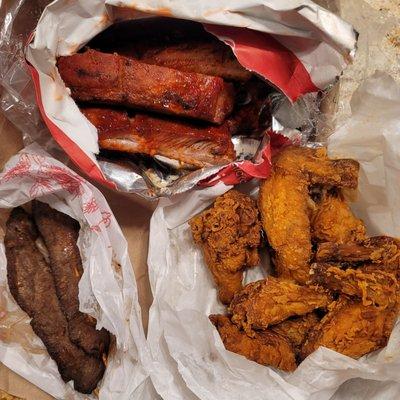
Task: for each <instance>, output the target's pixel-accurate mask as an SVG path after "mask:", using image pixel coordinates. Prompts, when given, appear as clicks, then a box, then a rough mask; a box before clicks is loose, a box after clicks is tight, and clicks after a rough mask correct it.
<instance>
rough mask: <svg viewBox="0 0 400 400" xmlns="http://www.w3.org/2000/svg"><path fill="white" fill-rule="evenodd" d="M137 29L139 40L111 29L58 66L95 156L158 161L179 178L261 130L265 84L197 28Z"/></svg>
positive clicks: (183, 24) (231, 154) (122, 28)
mask: <svg viewBox="0 0 400 400" xmlns="http://www.w3.org/2000/svg"><path fill="white" fill-rule="evenodd" d="M142 25H143V26H142ZM142 25H141V28H140V29H142V30H145V31H146V32H147V35H145V36H143V35H144V34H143V32H142V33H140V34H137V33H131V32H130V31H129V30H128V31H127V25H126V24H116V25H115V26H113V27H111V28H110V29H111V30H109V31H110V32H107V31H105V32H103V33H102V34H100V35H98V37H96V38H94V40H93V41H92V42H90V43H88V46H87V47H86V48H84V49H83V50H82V51H81V52H79V53H76V54H73V55H70V56H62V57H59V58H58V60H57V68H58V71H59V73H60V76H61V78H62V79H63V81H64V83H65V85H66V86H67V87H68V88H69V89H70V91H71V96H72V98H73V99H74V100H75V101H76V102H77V103H78V105H79V107H80V109H81V111H82V113H83V114H84V115H85V116H86V118H87V119H88V120H89V121H90V122H91V123H92V124H93V125H94V126H95V127H96V128H97V131H98V135H99V138H98V143H99V147H100V149H101V150H103V153H101V157H106V159H107V158H110V157H111V158H112V159H115V158H116V157H117V158H118V154H123V155H125V157H126V159H127V160H128V159H129V157H130V156H129V155H132V154H135V155H136V156H137V155H140V156H142V157H149V156H150V157H153V156H160V157H161V158H157V162H161V163H163V165H166V166H168V167H171V166H172V168H173V169H174V170H175V171H180V173H181V174H184V172H185V171H190V170H194V169H198V168H202V167H209V166H213V165H225V164H228V163H229V162H231V161H234V160H235V159H236V157H237V154H236V152H235V149H234V146H233V143H232V140H231V139H232V135H239V134H240V135H255V136H258V135H260V134H261V133H262V131H263V122H262V121H263V120H265V110H266V108H267V107H266V104H267V95H268V93H269V92H270V88H269V86H268V85H267V84H266V83H265V82H264V81H263V80H262V79H260V78H258V77H255V76H253V75H252V74H251V73H250V72H249V71H247V70H246V69H245V68H244V67H242V66H241V65H240V64H239V62H238V61H237V60H236V58H235V56H234V54H233V52H232V50H231V49H230V47H229V46H227V45H225V44H224V43H223V42H221V41H219V40H218V39H217V38H215V37H214V36H213V35H211V34H210V33H208V32H206V31H205V29H204V28H203V27H202V26H201V25H200V24H198V23H195V22H189V21H180V20H174V19H170V20H169V21H167V22H166V20H165V19H162V20H160V22H159V25H154V23H152V22H150V25H149V26H150V27H147V28H146V26H147V25H146V24H144V23H142ZM164 25H165V26H164ZM154 26H156V27H157V26H160V28H161V32H158V29H154ZM168 26H169V27H170V29H169V30H168V29H166V27H168ZM130 29H131V30H133V31H135V29H136V30H138V29H139V28H135V26H132V27H131V28H130ZM121 32H125V33H126V35H122V34H121Z"/></svg>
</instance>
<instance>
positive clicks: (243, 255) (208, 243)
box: [189, 190, 261, 304]
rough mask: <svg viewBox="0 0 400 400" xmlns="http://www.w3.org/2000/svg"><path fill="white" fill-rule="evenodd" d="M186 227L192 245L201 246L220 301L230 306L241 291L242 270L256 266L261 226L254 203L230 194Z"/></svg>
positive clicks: (238, 193)
mask: <svg viewBox="0 0 400 400" xmlns="http://www.w3.org/2000/svg"><path fill="white" fill-rule="evenodd" d="M189 225H190V227H191V230H192V234H193V238H194V241H195V242H196V243H198V244H200V245H201V246H202V249H203V252H204V257H205V261H206V264H207V266H208V268H209V269H210V271H211V273H212V275H213V278H214V281H215V283H216V285H217V287H218V295H219V299H220V300H221V302H223V303H224V304H229V302H230V301H231V300H232V298H233V295H234V294H235V293H236V292H237V291H238V290H240V289H241V288H242V279H243V269H244V268H247V267H254V266H256V265H257V264H258V262H259V256H258V250H257V248H258V246H259V245H260V231H261V224H260V221H259V215H258V210H257V207H256V203H255V201H254V200H253V199H251V198H250V197H249V196H247V195H245V194H242V193H240V192H237V191H236V190H230V191H229V192H227V193H225V194H224V195H222V196H219V197H218V198H217V199H216V200H215V202H214V204H213V206H212V207H211V208H209V209H207V210H205V211H203V212H202V213H201V214H199V215H197V216H196V217H194V218H192V219H191V220H190V221H189Z"/></svg>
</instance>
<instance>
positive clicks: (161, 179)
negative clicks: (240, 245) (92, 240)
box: [0, 0, 319, 199]
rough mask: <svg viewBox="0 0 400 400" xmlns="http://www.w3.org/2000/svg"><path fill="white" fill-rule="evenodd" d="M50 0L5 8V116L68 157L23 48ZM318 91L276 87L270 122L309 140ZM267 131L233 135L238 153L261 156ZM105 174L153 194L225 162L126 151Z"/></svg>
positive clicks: (182, 187)
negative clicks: (207, 163)
mask: <svg viewBox="0 0 400 400" xmlns="http://www.w3.org/2000/svg"><path fill="white" fill-rule="evenodd" d="M48 3H49V1H45V0H42V1H41V0H34V1H27V0H17V1H16V2H14V3H13V4H12V5H11V7H9V8H6V7H4V8H3V9H2V11H1V13H2V15H0V16H2V17H3V23H2V26H1V31H0V84H1V86H2V87H3V90H2V93H1V98H0V108H1V110H2V111H3V112H4V114H5V115H6V117H7V118H8V119H9V120H10V121H11V122H12V123H14V124H15V125H16V126H17V127H18V128H19V129H20V130H21V132H22V134H23V139H24V143H25V145H28V144H30V143H32V142H38V143H39V144H40V145H41V146H42V147H43V148H45V149H46V150H47V151H48V152H49V153H50V154H52V155H53V156H54V157H56V158H58V159H60V160H61V161H63V162H66V161H67V159H68V158H67V156H66V155H65V153H64V152H63V151H62V150H61V149H60V147H59V146H58V145H57V144H56V143H55V141H54V140H53V139H52V136H51V135H50V134H49V132H48V130H47V128H46V126H45V124H44V122H43V121H42V119H41V116H40V112H39V110H38V107H37V105H36V101H35V91H34V87H33V83H32V80H31V77H30V74H29V71H28V68H27V64H26V62H25V59H24V48H25V45H26V44H27V43H28V41H29V38H30V34H31V32H32V31H33V29H34V28H35V26H36V24H37V21H38V19H39V16H40V15H41V12H42V11H43V9H44V7H45V6H46V5H47V4H48ZM318 99H319V96H318V95H317V94H309V95H306V96H305V97H304V98H302V99H300V100H298V101H297V102H296V103H294V104H292V103H291V102H290V101H289V100H288V99H287V98H286V97H285V96H284V95H283V94H281V93H279V92H277V91H275V92H273V93H272V94H271V95H270V96H269V98H268V99H266V107H268V112H267V113H266V114H267V115H268V116H270V117H269V118H268V119H267V120H266V121H265V128H266V129H267V128H272V129H273V130H274V131H276V132H278V133H281V134H283V135H286V136H288V137H289V138H291V139H293V138H295V139H296V140H297V141H298V140H299V138H300V140H301V142H303V143H306V142H307V141H309V140H310V139H312V138H313V137H314V136H315V128H316V121H317V119H318V118H317V116H318V113H319V108H318V106H319V101H318ZM262 139H263V138H262V137H259V138H254V137H247V136H243V135H238V136H235V137H234V138H233V139H232V140H233V143H234V147H235V150H236V152H237V155H238V158H237V160H236V162H237V163H238V162H240V161H242V160H251V161H255V160H256V158H257V157H256V155H257V154H259V153H260V151H261V150H262V149H261V148H260V146H261V143H262ZM98 161H99V165H100V168H101V170H102V172H103V174H104V175H105V177H106V178H107V179H109V180H111V181H113V182H114V183H115V184H116V186H117V188H118V190H120V191H123V192H128V193H136V194H138V195H140V196H142V197H145V198H148V199H152V198H157V197H164V196H171V195H174V194H178V193H182V192H185V191H187V190H189V189H191V188H192V187H194V186H195V185H197V184H198V183H199V182H200V181H202V180H204V179H207V178H209V177H211V176H213V175H215V174H216V173H217V172H218V171H220V170H221V168H223V167H224V166H225V165H217V166H213V167H209V168H202V169H198V170H194V171H193V170H191V169H190V168H185V167H187V166H183V168H182V166H181V165H176V163H177V161H175V160H168V159H165V158H163V157H155V158H153V159H149V157H144V156H143V157H141V156H135V157H127V158H126V159H125V160H123V161H121V160H117V161H116V160H113V159H111V158H110V159H105V158H104V157H99V158H98Z"/></svg>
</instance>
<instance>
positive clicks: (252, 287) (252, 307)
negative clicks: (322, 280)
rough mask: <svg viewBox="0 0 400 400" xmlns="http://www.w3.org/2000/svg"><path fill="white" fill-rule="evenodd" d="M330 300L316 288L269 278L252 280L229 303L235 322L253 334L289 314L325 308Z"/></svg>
mask: <svg viewBox="0 0 400 400" xmlns="http://www.w3.org/2000/svg"><path fill="white" fill-rule="evenodd" d="M330 301H331V299H330V296H329V294H326V293H324V292H323V291H319V290H317V289H316V288H314V287H307V286H299V285H297V284H296V283H294V282H291V281H287V280H283V279H278V278H274V277H268V278H266V279H263V280H260V281H257V282H252V283H249V284H248V285H246V286H245V287H244V288H243V289H242V290H241V291H240V292H238V293H237V294H236V295H235V297H234V298H233V300H232V302H231V304H230V306H229V312H230V313H231V314H232V322H233V323H235V324H236V325H238V326H239V327H240V328H243V329H244V330H245V332H246V333H247V334H248V335H250V336H251V335H254V330H257V329H266V328H268V327H269V326H270V325H275V324H278V323H280V322H282V321H284V320H286V319H287V318H289V317H292V316H296V315H305V314H308V313H310V312H311V311H313V310H315V309H317V308H325V307H326V306H327V305H328V304H329V302H330Z"/></svg>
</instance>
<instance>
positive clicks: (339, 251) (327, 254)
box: [315, 236, 400, 278]
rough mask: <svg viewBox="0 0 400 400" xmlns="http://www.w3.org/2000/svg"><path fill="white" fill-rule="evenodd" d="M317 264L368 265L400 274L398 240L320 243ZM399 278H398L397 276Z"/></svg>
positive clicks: (377, 237) (373, 238)
mask: <svg viewBox="0 0 400 400" xmlns="http://www.w3.org/2000/svg"><path fill="white" fill-rule="evenodd" d="M315 259H316V261H317V262H345V263H350V264H351V263H354V264H358V263H368V264H372V265H375V266H379V267H381V268H383V269H385V270H386V271H390V272H394V273H395V274H396V276H398V275H399V274H400V240H398V239H395V238H392V237H389V236H374V237H371V238H368V239H365V240H363V241H362V242H360V243H356V242H347V243H341V244H336V243H331V242H327V243H321V244H320V245H319V246H318V249H317V252H316V255H315ZM398 278H399V276H398Z"/></svg>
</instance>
